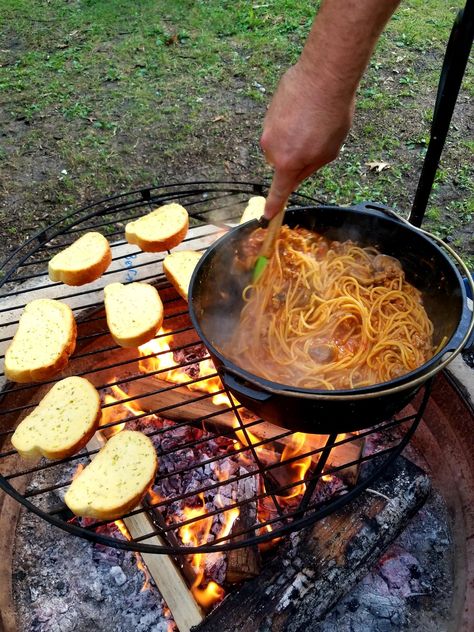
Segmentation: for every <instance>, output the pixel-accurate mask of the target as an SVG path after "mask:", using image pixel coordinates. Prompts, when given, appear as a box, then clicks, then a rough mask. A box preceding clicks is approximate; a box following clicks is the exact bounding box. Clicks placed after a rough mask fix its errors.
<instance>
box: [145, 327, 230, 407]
mask: <svg viewBox="0 0 474 632" xmlns="http://www.w3.org/2000/svg"><path fill="white" fill-rule="evenodd" d="M169 334H170V332H169V330H167V329H165V328H164V327H162V328H161V329H160V331H159V332H158V334H157V337H156V338H154V339H153V340H150V341H149V342H147V343H145V344H143V345H141V347H138V350H139V352H140V355H141V356H142V358H141V360H139V362H138V368H139V370H140V371H141V372H142V373H148V372H154V371H163V372H162V373H160V374H159V377H160V379H162V380H166V381H167V382H172V383H173V384H186V383H187V382H189V380H190V378H189V376H188V375H187V374H186V372H185V371H183V369H182V368H181V367H177V368H172V367H175V365H176V362H175V360H174V357H173V351H172V350H171V343H172V342H173V336H172V335H169ZM148 356H151V357H148ZM215 373H216V369H215V367H214V364H213V363H212V360H210V359H209V358H206V359H205V360H201V361H199V381H197V382H193V383H191V384H186V386H187V388H188V389H189V390H190V391H200V392H202V393H216V394H215V395H214V396H213V398H212V403H213V404H214V405H215V406H227V407H228V408H230V407H231V406H232V404H231V402H230V401H229V398H228V397H227V395H226V393H220V392H219V391H222V390H223V388H224V387H223V385H222V382H221V380H220V378H219V377H218V376H217V375H215ZM208 375H212V377H209V378H207V379H202V378H206V377H207V376H208Z"/></svg>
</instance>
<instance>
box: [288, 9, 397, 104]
mask: <svg viewBox="0 0 474 632" xmlns="http://www.w3.org/2000/svg"><path fill="white" fill-rule="evenodd" d="M399 2H400V0H325V1H324V2H323V4H322V6H321V9H320V10H319V13H318V15H317V17H316V19H315V21H314V24H313V27H312V29H311V32H310V35H309V37H308V39H307V41H306V44H305V47H304V49H303V52H302V54H301V57H300V60H299V62H298V64H299V65H300V66H301V67H302V68H303V69H304V71H305V74H306V75H307V77H308V80H309V81H311V82H312V83H314V84H315V86H316V87H318V88H324V89H327V90H329V92H330V94H331V95H332V96H333V97H335V98H338V97H340V98H348V97H349V96H351V95H353V94H354V93H355V91H356V89H357V86H358V84H359V81H360V78H361V77H362V74H363V72H364V70H365V68H366V66H367V64H368V62H369V59H370V56H371V54H372V51H373V49H374V47H375V44H376V43H377V40H378V38H379V36H380V34H381V32H382V30H383V28H384V26H385V24H386V23H387V22H388V20H389V19H390V17H391V15H392V13H393V12H394V11H395V9H396V8H397V6H398V4H399Z"/></svg>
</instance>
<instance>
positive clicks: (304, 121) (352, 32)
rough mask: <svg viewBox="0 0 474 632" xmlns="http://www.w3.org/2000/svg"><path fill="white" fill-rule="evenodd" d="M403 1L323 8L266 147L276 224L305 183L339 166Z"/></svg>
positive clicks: (270, 119)
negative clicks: (362, 88)
mask: <svg viewBox="0 0 474 632" xmlns="http://www.w3.org/2000/svg"><path fill="white" fill-rule="evenodd" d="M398 2H399V0H323V3H322V5H321V8H320V10H319V13H318V15H317V16H316V19H315V21H314V24H313V27H312V29H311V33H310V34H309V37H308V39H307V41H306V44H305V46H304V49H303V52H302V54H301V57H300V59H299V61H298V63H297V64H296V65H295V66H293V67H292V68H290V69H289V70H288V72H286V73H285V74H284V75H283V77H282V79H281V81H280V84H279V86H278V90H277V91H276V93H275V96H274V97H273V100H272V103H271V105H270V108H269V110H268V113H267V116H266V117H265V122H264V125H263V134H262V138H261V140H260V144H261V146H262V149H263V151H264V154H265V158H266V160H267V162H268V163H269V164H271V165H273V167H274V168H275V174H274V177H273V182H272V186H271V187H270V191H269V194H268V197H267V203H266V205H265V217H266V218H267V219H271V218H272V217H273V216H274V215H275V214H276V213H277V212H278V211H279V210H281V208H282V206H283V205H284V204H285V202H286V200H287V199H288V196H289V195H290V193H291V192H292V191H294V190H295V189H296V187H297V186H298V185H299V184H300V182H302V181H303V180H304V179H305V178H307V177H308V176H309V175H311V174H312V173H313V172H314V171H316V170H317V169H319V168H320V167H322V166H323V165H325V164H327V163H328V162H331V160H334V158H336V156H337V155H338V153H339V149H340V147H341V145H342V143H343V142H344V138H345V137H346V135H347V132H348V131H349V128H350V125H351V122H352V115H353V111H354V95H355V93H356V90H357V86H358V84H359V81H360V78H361V76H362V73H363V72H364V70H365V67H366V66H367V63H368V61H369V59H370V55H371V54H372V51H373V49H374V46H375V44H376V42H377V39H378V37H379V35H380V33H381V32H382V29H383V27H384V26H385V24H386V23H387V21H388V19H389V18H390V16H391V15H392V13H393V12H394V11H395V9H396V7H397V5H398Z"/></svg>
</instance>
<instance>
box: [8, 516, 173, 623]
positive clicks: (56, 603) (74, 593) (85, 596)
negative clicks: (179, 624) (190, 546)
mask: <svg viewBox="0 0 474 632" xmlns="http://www.w3.org/2000/svg"><path fill="white" fill-rule="evenodd" d="M114 535H115V534H114ZM14 560H15V562H14V570H13V598H14V602H15V606H16V610H17V620H18V632H70V631H73V630H75V631H77V632H82V631H84V632H90V631H91V630H94V631H95V632H125V631H128V630H130V631H132V630H133V631H136V632H166V631H167V630H168V619H167V612H166V610H164V602H163V599H162V598H161V595H160V593H159V592H158V590H157V589H156V588H155V587H154V586H150V587H149V588H148V589H147V590H145V591H143V592H141V590H142V587H143V583H144V575H143V573H142V572H141V571H140V570H139V569H138V568H137V563H136V557H135V555H134V554H133V553H130V552H125V551H119V550H118V549H111V548H108V547H103V546H100V545H93V544H91V543H90V542H87V541H85V540H83V539H81V538H76V537H73V536H70V535H68V534H67V533H65V532H63V531H61V530H60V529H57V528H55V527H53V526H52V525H50V524H49V523H47V522H46V521H44V520H42V519H41V518H38V517H37V516H35V515H33V514H31V513H29V512H26V511H25V510H22V512H21V516H20V519H19V523H18V529H17V540H16V550H15V552H14Z"/></svg>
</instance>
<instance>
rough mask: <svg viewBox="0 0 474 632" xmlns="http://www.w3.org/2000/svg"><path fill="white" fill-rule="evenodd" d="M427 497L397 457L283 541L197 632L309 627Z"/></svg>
mask: <svg viewBox="0 0 474 632" xmlns="http://www.w3.org/2000/svg"><path fill="white" fill-rule="evenodd" d="M429 492H430V479H429V477H428V476H427V475H426V474H425V473H424V472H423V471H422V470H421V469H420V468H418V467H417V466H415V465H413V464H412V463H410V462H409V461H407V460H406V459H403V458H399V459H397V461H396V463H395V464H394V466H392V467H391V468H389V469H388V470H387V471H386V472H385V474H384V476H383V477H382V478H380V479H378V480H377V481H376V482H374V483H373V485H372V488H371V489H369V490H367V491H365V492H363V493H362V494H361V495H360V496H359V497H358V498H357V499H355V500H354V501H353V502H351V503H349V504H348V505H346V507H344V508H342V509H341V510H340V511H338V512H335V513H333V514H331V515H329V516H328V517H326V518H324V519H323V520H321V521H319V522H317V523H316V524H315V525H314V526H313V527H312V528H309V529H306V530H304V531H301V532H300V533H299V534H298V535H297V536H296V537H294V538H291V539H287V540H286V541H285V544H284V546H283V547H282V549H281V550H280V551H278V554H277V555H276V556H275V558H274V560H273V561H272V562H270V563H269V564H268V565H266V566H265V567H264V569H263V571H262V573H261V574H260V575H259V577H257V578H255V579H252V580H249V581H248V582H246V583H245V584H243V585H242V586H241V587H240V588H239V589H238V590H236V591H235V592H233V593H231V594H230V595H228V596H227V598H226V599H225V600H224V601H223V602H222V604H221V605H220V606H219V607H218V608H217V609H216V610H214V611H213V612H212V613H211V614H210V615H209V616H208V617H207V618H206V619H205V620H204V621H203V623H201V624H200V625H199V626H198V627H197V628H195V631H194V632H264V631H265V632H297V631H298V630H304V629H308V630H310V629H312V627H314V623H315V622H316V621H318V620H320V619H321V618H322V617H323V616H324V615H325V614H326V613H327V612H328V610H329V609H330V608H331V607H332V606H333V605H334V604H335V603H336V602H337V601H338V599H339V598H340V597H341V596H343V595H344V594H345V593H347V592H348V591H349V590H350V589H351V588H352V587H353V586H354V585H355V584H356V583H357V582H358V581H359V579H361V578H362V577H363V576H364V575H366V574H367V573H368V572H369V570H370V569H371V568H372V567H373V565H374V564H375V562H376V561H377V560H378V559H379V558H380V557H381V555H382V554H383V553H384V551H385V550H386V548H387V547H388V545H389V544H390V543H391V542H392V541H393V540H394V539H395V538H396V536H397V535H398V534H399V533H400V532H401V531H402V529H403V528H404V526H405V525H406V524H407V522H408V520H409V519H410V518H411V517H412V516H413V515H414V513H415V512H416V511H417V510H418V508H419V507H420V506H421V505H422V504H423V503H424V501H425V500H426V498H427V497H428V494H429ZM250 613H251V616H249V614H250Z"/></svg>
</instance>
